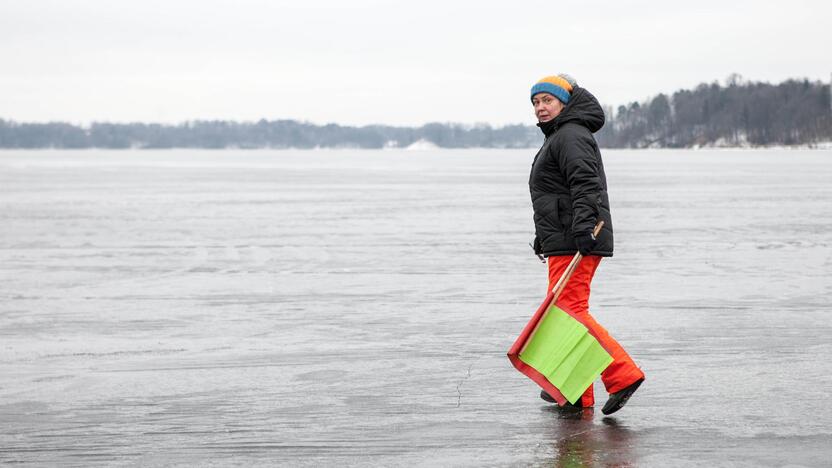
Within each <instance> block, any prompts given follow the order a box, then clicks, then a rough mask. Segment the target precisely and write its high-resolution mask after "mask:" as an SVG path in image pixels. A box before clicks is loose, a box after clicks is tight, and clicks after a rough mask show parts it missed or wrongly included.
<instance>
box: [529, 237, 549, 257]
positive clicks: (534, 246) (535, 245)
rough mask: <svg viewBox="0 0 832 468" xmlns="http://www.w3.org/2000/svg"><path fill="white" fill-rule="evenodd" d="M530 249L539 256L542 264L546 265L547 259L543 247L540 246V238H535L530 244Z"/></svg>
mask: <svg viewBox="0 0 832 468" xmlns="http://www.w3.org/2000/svg"><path fill="white" fill-rule="evenodd" d="M529 247H531V248H532V250H534V254H535V255H537V258H539V259H540V261H541V262H543V263H546V258H544V257H543V246H542V245H540V238H539V237H537V236H534V241H533V242H529Z"/></svg>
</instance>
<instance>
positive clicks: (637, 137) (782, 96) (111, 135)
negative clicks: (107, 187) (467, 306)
mask: <svg viewBox="0 0 832 468" xmlns="http://www.w3.org/2000/svg"><path fill="white" fill-rule="evenodd" d="M605 112H606V115H607V123H606V125H605V126H604V128H603V129H601V131H600V132H599V133H598V135H597V137H598V140H599V143H600V145H601V146H604V147H613V148H645V147H656V148H662V147H670V148H686V147H695V146H747V145H750V146H765V145H797V144H812V143H816V142H821V141H832V106H831V105H830V93H829V86H828V85H825V84H823V83H821V82H811V81H809V80H789V81H785V82H783V83H780V84H776V85H772V84H768V83H756V82H743V81H742V79H741V78H740V77H739V76H738V75H732V76H731V77H729V78H728V80H726V83H725V84H724V85H720V84H719V83H711V84H701V85H699V86H698V87H696V88H695V89H693V90H681V91H677V92H675V93H673V95H671V96H667V95H665V94H659V95H658V96H655V97H653V98H651V99H648V100H647V101H645V102H643V103H637V102H633V103H631V104H629V105H627V106H620V107H619V108H618V109H617V111H615V112H613V110H612V109H611V108H606V109H605ZM530 114H531V110H530ZM542 138H543V135H542V134H541V133H540V131H539V130H538V129H537V128H536V127H534V126H531V125H508V126H504V127H497V128H495V127H491V126H489V125H463V124H452V123H429V124H426V125H423V126H421V127H392V126H385V125H369V126H364V127H350V126H341V125H336V124H328V125H315V124H311V123H305V122H298V121H295V120H260V121H258V122H242V123H241V122H234V121H223V120H218V121H201V120H198V121H192V122H184V123H181V124H178V125H163V124H146V123H126V124H115V123H93V124H91V125H90V126H88V127H81V126H75V125H71V124H68V123H60V122H52V123H18V122H14V121H9V120H2V119H0V148H113V149H118V148H385V147H398V148H402V147H407V146H410V145H412V144H414V143H418V142H429V143H433V144H435V145H436V146H439V147H442V148H474V147H485V148H529V147H536V146H539V145H540V143H541V141H542Z"/></svg>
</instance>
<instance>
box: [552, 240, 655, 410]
mask: <svg viewBox="0 0 832 468" xmlns="http://www.w3.org/2000/svg"><path fill="white" fill-rule="evenodd" d="M571 261H572V256H571V255H568V256H567V255H558V256H554V257H549V291H551V290H552V288H553V287H554V286H555V283H557V281H558V279H559V278H560V276H561V275H562V274H563V272H564V271H565V270H566V267H567V266H568V265H569V262H571ZM600 263H601V257H598V256H595V255H590V256H587V257H584V258H583V259H581V262H580V263H579V264H578V267H577V268H575V272H574V273H573V274H572V277H571V278H569V281H568V282H567V283H566V288H565V289H564V290H563V292H562V293H561V295H560V297H559V298H558V301H557V303H558V304H561V305H563V306H564V307H566V308H568V309H569V310H571V311H572V312H573V313H575V314H577V315H579V316H581V318H582V319H583V320H584V323H585V324H586V326H587V328H589V329H590V330H591V331H592V332H593V333H594V335H595V336H596V337H597V338H598V341H599V342H600V343H601V346H603V347H604V348H605V349H606V350H607V351H608V352H609V353H610V354H611V355H612V359H613V361H612V364H610V365H609V367H607V369H606V370H604V372H602V373H601V381H602V382H604V387H605V388H606V389H607V392H608V393H615V392H617V391H619V390H622V389H624V388H625V387H627V386H629V385H630V384H632V383H634V382H635V381H636V380H638V379H643V378H644V372H642V371H641V369H639V368H638V366H636V363H635V362H633V358H631V357H630V355H629V354H627V352H626V351H624V348H622V347H621V345H620V344H618V342H617V341H615V340H614V339H613V337H611V336H610V334H609V333H608V332H607V330H606V329H604V327H602V326H601V325H600V324H599V323H598V322H596V321H595V319H594V318H593V317H592V315H590V314H589V284H590V283H591V282H592V277H593V275H595V270H596V269H597V268H598V264H600ZM594 403H595V395H594V394H593V392H592V385H590V386H589V388H587V389H586V392H584V394H583V396H582V397H581V405H582V406H584V407H588V406H592V405H593V404H594Z"/></svg>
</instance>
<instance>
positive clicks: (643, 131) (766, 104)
mask: <svg viewBox="0 0 832 468" xmlns="http://www.w3.org/2000/svg"><path fill="white" fill-rule="evenodd" d="M606 114H607V116H608V117H609V116H610V115H611V114H612V112H610V111H609V110H607V111H606ZM607 124H608V125H605V126H604V128H603V129H601V131H600V132H599V140H600V141H599V143H600V144H601V145H602V146H607V147H619V148H620V147H624V148H644V147H658V148H689V147H694V146H765V145H803V144H812V143H817V142H821V141H832V105H830V96H829V85H828V84H824V83H821V82H819V81H816V82H811V81H809V80H788V81H785V82H783V83H780V84H777V85H772V84H768V83H754V82H743V81H742V78H741V77H740V76H739V75H731V76H730V77H728V79H727V80H726V83H725V85H724V86H720V84H719V83H711V84H701V85H699V86H697V87H696V89H693V90H681V91H676V92H675V93H673V95H672V96H667V95H665V94H659V95H658V96H656V97H654V98H652V99H649V100H647V101H646V102H643V103H637V102H634V103H631V104H630V105H628V106H620V107H619V108H618V110H617V112H615V116H614V117H613V118H612V119H608V122H607ZM609 124H612V125H609Z"/></svg>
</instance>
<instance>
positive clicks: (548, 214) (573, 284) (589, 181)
mask: <svg viewBox="0 0 832 468" xmlns="http://www.w3.org/2000/svg"><path fill="white" fill-rule="evenodd" d="M531 100H532V105H533V106H534V112H535V116H536V117H537V120H538V124H537V126H538V127H540V129H541V130H542V131H543V134H544V135H545V136H546V140H545V142H544V143H543V146H542V147H541V148H540V150H539V151H538V153H537V155H536V156H535V158H534V162H533V163H532V170H531V175H530V177H529V190H530V192H531V198H532V207H533V209H534V224H535V242H534V250H535V253H536V254H538V255H542V256H544V257H547V261H548V265H549V290H551V289H552V287H553V286H554V284H555V282H557V280H558V278H560V276H561V275H562V274H563V272H564V271H565V270H566V267H567V265H568V264H569V262H570V261H571V260H572V257H573V256H574V255H575V253H576V252H580V253H581V255H583V256H584V258H583V259H582V260H581V262H580V264H579V265H578V267H577V268H576V270H575V272H574V274H573V275H572V277H571V278H570V280H569V282H568V283H567V284H566V288H565V289H564V291H563V292H562V293H561V295H560V297H559V299H558V303H559V304H563V305H564V306H565V307H567V308H569V309H570V310H571V311H573V312H574V313H576V314H580V315H581V316H582V319H583V322H584V323H585V324H586V326H587V328H589V329H590V331H591V332H592V333H593V334H594V335H595V336H596V338H597V339H598V341H599V342H600V343H601V345H602V346H603V347H604V348H605V349H606V350H607V351H608V352H609V353H610V355H611V356H612V358H613V362H612V364H610V365H609V367H607V369H606V370H604V372H603V373H602V374H601V380H602V381H603V383H604V386H605V387H606V390H607V392H609V393H610V398H609V400H608V401H607V403H606V404H605V405H604V407H603V409H602V412H603V413H604V414H612V413H614V412H616V411H618V410H619V409H621V408H622V407H623V406H624V405H625V404H626V403H627V401H628V400H629V398H630V396H631V395H632V394H633V393H634V392H635V391H636V389H637V388H638V387H639V385H641V383H642V382H643V381H644V373H643V372H642V371H641V369H639V368H638V366H636V364H635V362H633V359H632V358H631V357H630V356H629V355H628V354H627V352H626V351H624V348H622V347H621V345H620V344H618V342H617V341H615V340H614V339H613V338H612V337H611V336H610V335H609V333H608V332H607V331H606V330H605V329H604V327H602V326H601V325H600V324H598V322H596V321H595V319H594V318H593V317H592V316H591V315H590V313H589V293H590V283H591V282H592V277H593V275H594V274H595V270H596V269H597V268H598V265H599V263H600V262H601V258H602V257H611V256H612V253H613V230H612V218H611V215H610V203H609V196H608V195H607V180H606V176H605V174H604V165H603V162H602V161H601V152H600V151H599V150H598V144H597V143H596V141H595V138H594V137H593V136H592V134H593V133H595V132H597V131H598V130H600V129H601V127H602V126H603V125H604V112H603V110H602V109H601V105H600V104H599V103H598V100H597V99H595V96H593V95H592V94H590V93H589V91H587V90H585V89H583V88H580V87H578V85H577V83H576V82H575V80H574V79H572V78H571V77H569V76H568V75H558V76H547V77H545V78H543V79H541V80H540V81H538V82H537V83H536V84H535V85H534V86H532V89H531ZM598 221H604V227H603V229H602V230H601V232H600V234H599V235H598V236H597V238H596V237H595V236H593V234H592V230H593V228H594V227H595V224H596V223H597V222H598ZM540 396H541V398H543V399H544V400H546V401H550V402H555V400H554V399H553V398H552V397H551V396H550V395H549V394H547V393H546V392H545V391H541V394H540ZM594 403H595V397H594V394H593V389H592V386H591V385H590V387H589V388H588V389H587V390H586V392H584V394H583V396H582V397H581V398H580V400H579V401H577V402H576V403H575V405H574V406H575V407H579V408H586V407H591V406H593V405H594ZM568 405H569V404H568ZM569 406H573V405H569Z"/></svg>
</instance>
